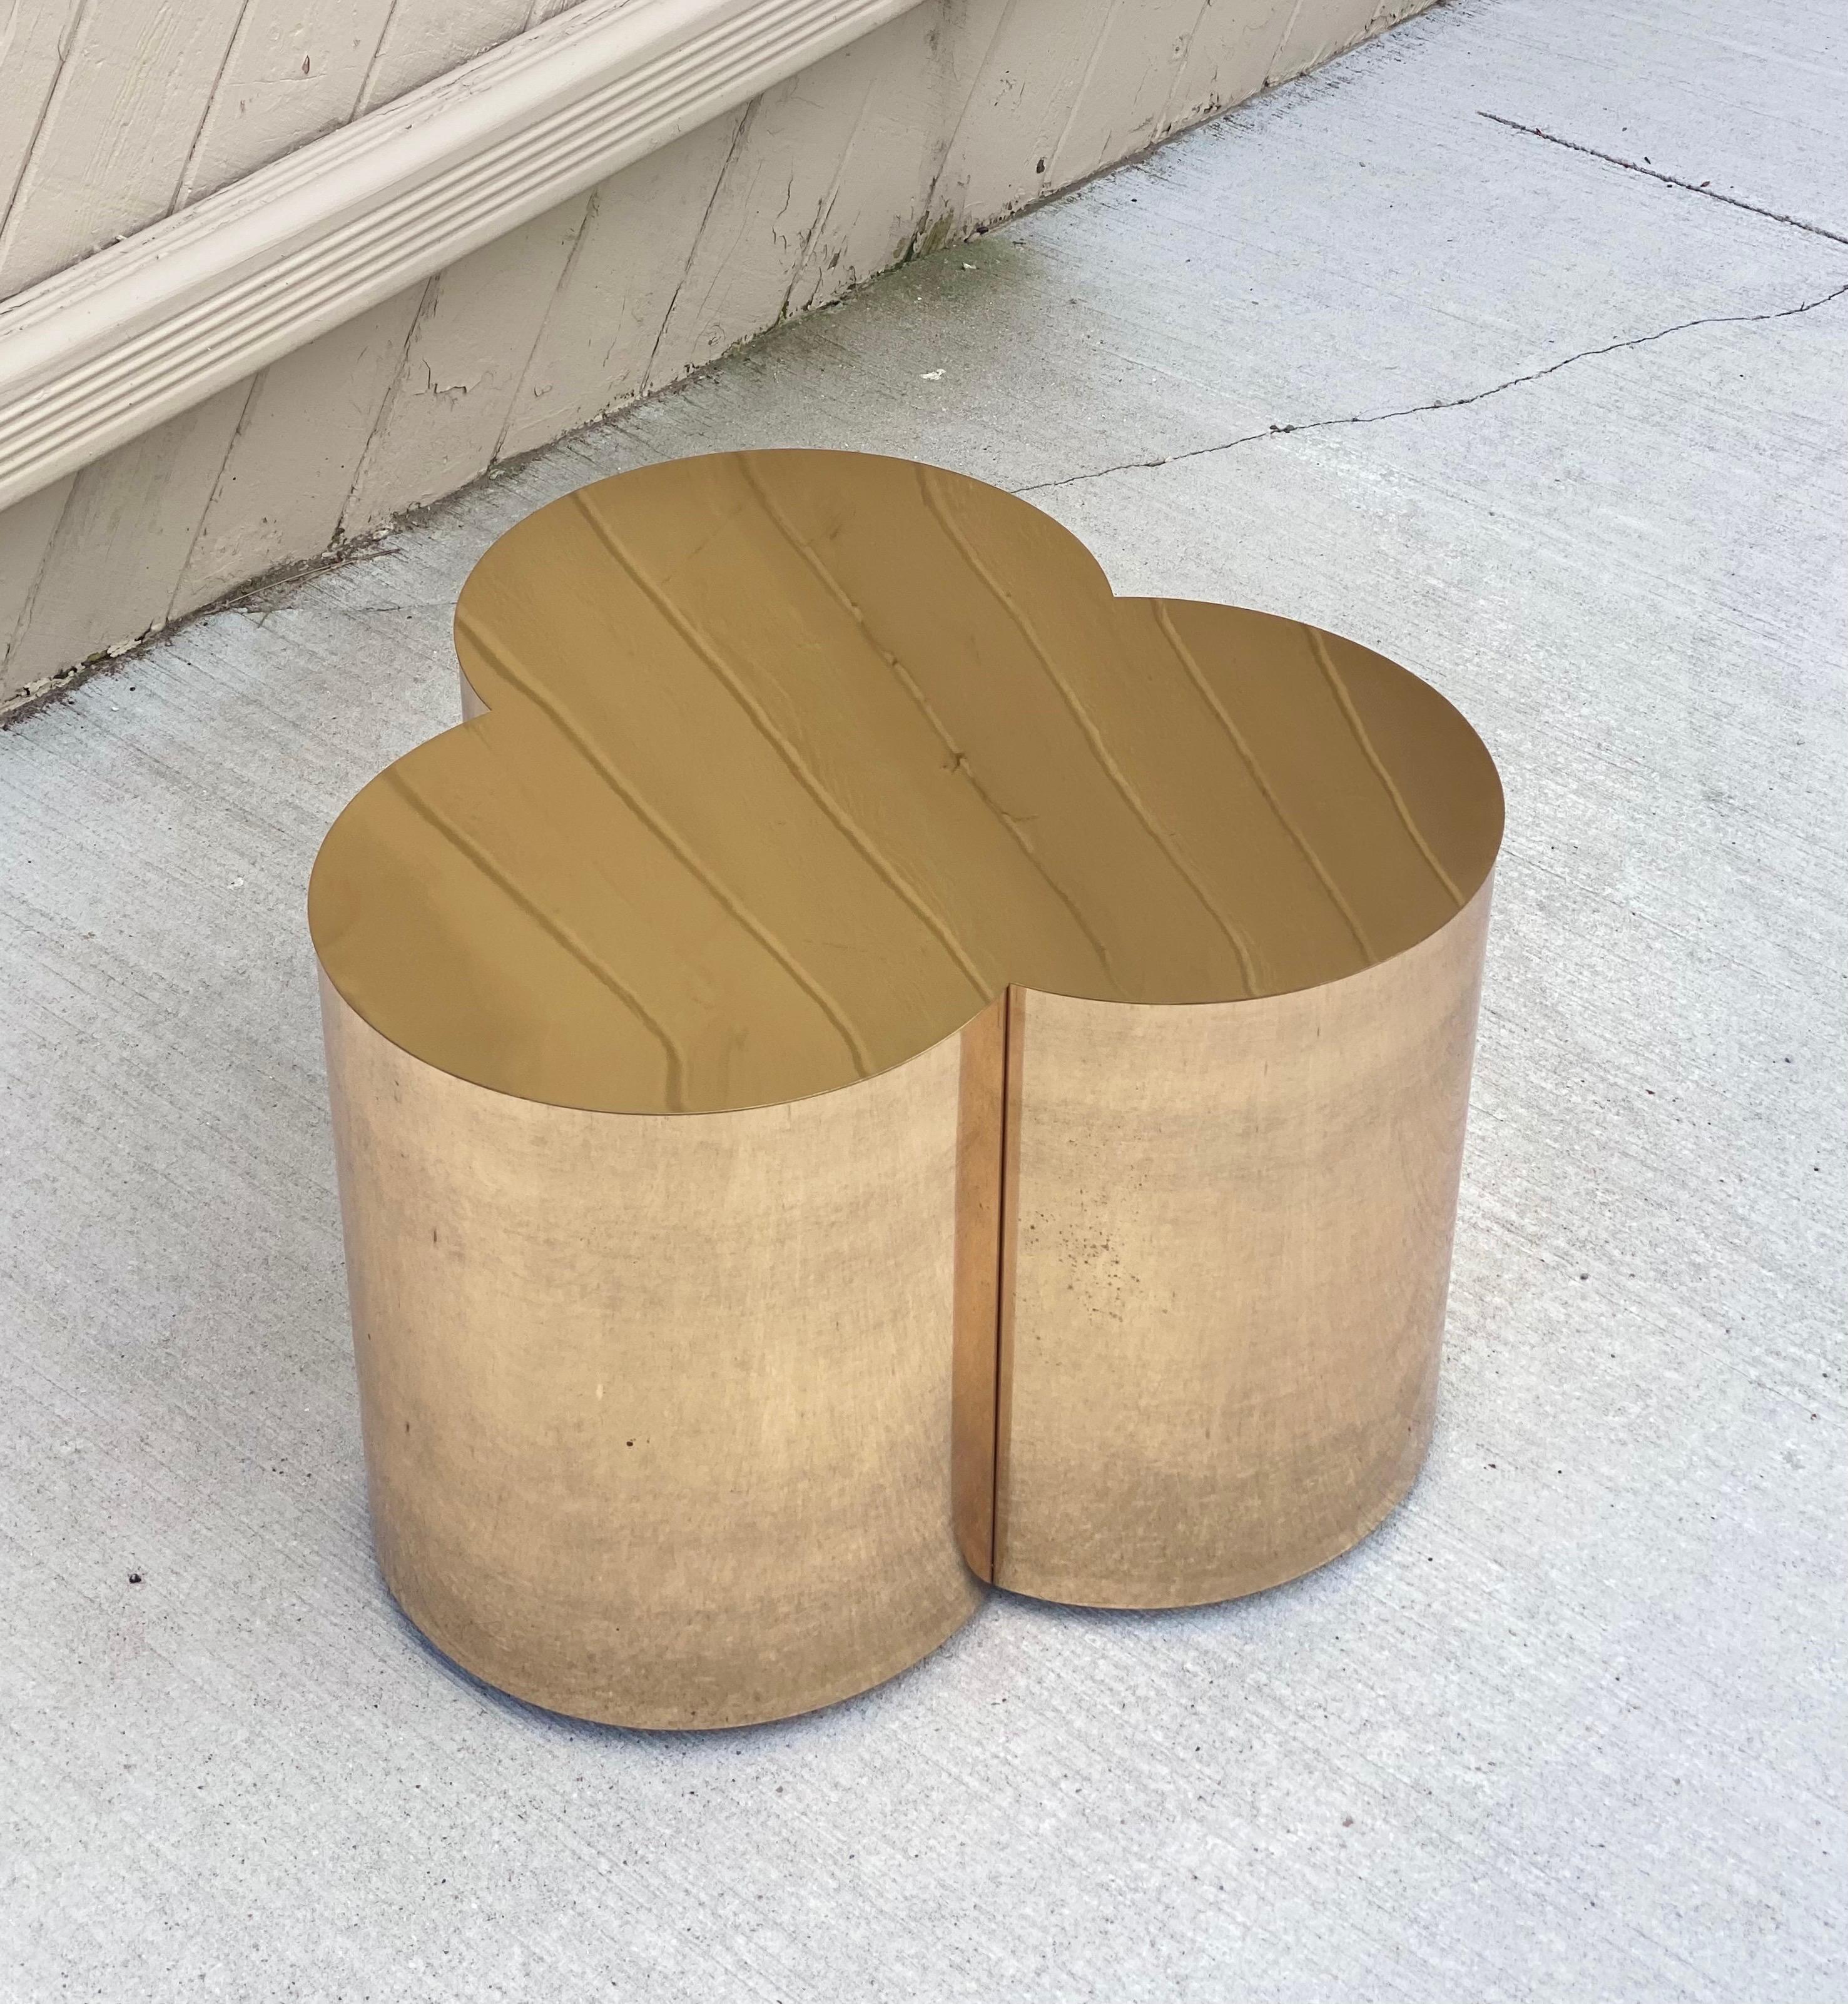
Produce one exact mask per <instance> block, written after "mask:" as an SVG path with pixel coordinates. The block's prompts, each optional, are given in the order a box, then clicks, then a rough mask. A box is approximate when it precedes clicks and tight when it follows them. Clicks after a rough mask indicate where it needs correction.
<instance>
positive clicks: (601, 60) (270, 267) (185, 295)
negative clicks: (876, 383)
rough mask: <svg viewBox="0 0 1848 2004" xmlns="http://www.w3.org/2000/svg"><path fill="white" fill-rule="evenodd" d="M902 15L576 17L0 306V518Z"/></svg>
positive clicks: (581, 10) (788, 3)
mask: <svg viewBox="0 0 1848 2004" xmlns="http://www.w3.org/2000/svg"><path fill="white" fill-rule="evenodd" d="M914 4H915V0H584V4H583V5H578V6H576V7H573V8H572V9H570V11H569V12H566V13H564V14H562V15H560V16H557V17H556V19H553V20H552V21H550V22H549V23H546V25H545V26H543V27H540V28H536V29H533V30H530V31H529V32H528V33H525V34H524V35H521V36H519V37H517V38H516V39H515V40H513V41H511V42H510V43H507V44H503V46H502V47H500V48H497V49H493V50H490V51H489V52H488V53H487V54H486V55H483V56H480V57H478V58H476V59H475V61H472V62H469V63H466V64H465V65H462V67H461V68H459V69H456V70H453V71H451V72H450V73H449V74H448V75H446V76H443V77H440V78H438V79H437V80H436V81H435V82H432V83H429V84H426V85H425V86H423V89H419V90H416V91H413V92H412V93H410V94H409V95H408V96H405V97H402V98H400V99H398V100H397V101H396V102H395V103H392V104H391V105H388V106H387V107H384V109H383V110H379V111H376V112H373V113H371V114H369V115H368V116H366V117H363V118H361V119H359V120H357V121H355V122H354V123H353V124H350V125H347V126H345V127H343V128H342V129H341V130H339V131H335V132H331V133H329V134H328V135H327V137H326V138H322V139H317V140H314V141H313V142H310V144H309V145H305V146H303V147H301V148H300V149H297V150H296V152H293V153H291V154H289V155H288V156H286V158H284V159H281V160H279V161H277V162H275V164H274V165H272V166H268V167H265V168H261V169H260V170H258V172H257V173H253V174H251V175H248V176H247V177H245V178H244V180H240V181H237V182H236V183H234V184H233V185H232V186H231V187H227V188H226V189H223V191H220V192H219V194H215V195H211V196H209V197H208V198H206V199H205V200H204V201H200V202H198V203H196V204H195V205H194V206H192V207H191V208H187V209H184V210H183V211H181V213H180V214H178V215H174V216H171V217H170V218H168V219H167V220H166V221H164V222H158V223H156V224H154V225H153V226H151V227H150V228H149V229H144V230H141V231H139V232H138V233H136V234H135V236H131V237H129V238H127V239H126V240H124V241H123V242H122V243H118V244H116V245H114V246H112V247H110V248H109V249H107V250H100V251H98V252H96V254H94V255H93V256H91V257H89V258H86V259H84V260H83V261H82V262H81V263H79V264H77V265H73V266H72V268H70V269H69V270H68V271H67V272H60V273H59V274H58V275H56V276H55V277H54V278H51V279H47V280H45V281H44V282H43V283H42V284H40V285H37V286H32V287H30V288H29V289H27V290H26V291H25V292H23V293H19V295H17V296H16V297H15V298H14V299H12V300H9V301H8V302H6V303H5V304H4V305H0V508H5V507H6V506H9V504H10V503H13V502H16V501H19V500H23V499H25V498H26V496H29V495H30V494H33V493H35V492H37V491H38V490H39V489H41V488H43V487H46V486H48V485H50V484H51V482H53V481H54V480H57V479H59V478H61V477H62V476H63V475H65V474H67V473H71V472H73V471H75V470H77V469H78V468H81V467H83V466H86V465H88V464H90V462H91V461H94V460H96V459H97V458H100V457H101V456H102V455H103V454H104V453H106V452H108V451H110V450H111V449H112V448H114V447H117V446H119V445H122V444H124V443H127V442H128V440H131V439H133V438H136V437H139V436H140V435H141V434H142V433H145V432H147V431H149V430H151V429H153V427H154V426H156V425H158V424H160V423H161V422H163V421H164V420H165V419H168V418H170V417H173V416H174V415H177V413H178V412H181V411H184V410H186V409H188V408H189V407H191V405H195V404H198V403H201V402H202V401H204V400H205V398H208V397H209V396H211V395H212V394H213V393H214V392H215V391H219V390H221V389H223V388H224V387H226V386H227V385H228V384H233V383H235V382H237V381H240V380H242V379H243V378H244V377H247V376H249V375H251V373H254V371H255V370H258V369H261V368H262V367H263V366H265V364H267V363H271V362H273V361H275V359H277V358H278V357H279V356H282V355H286V354H287V353H289V352H290V351H291V350H292V349H296V348H299V347H300V346H301V345H303V343H305V342H309V341H311V340H312V339H314V337H315V336H316V335H320V334H322V333H324V332H325V331H327V330H328V329H329V328H333V327H336V326H338V325H339V324H341V323H342V321H346V320H349V319H350V318H351V317H352V316H353V315H354V314H359V313H361V312H363V311H364V310H366V308H367V307H371V306H373V305H376V304H377V303H379V302H380V300H385V299H388V298H390V297H391V295H392V294H394V293H397V292H399V291H401V290H402V289H403V288H404V287H405V286H409V285H411V284H413V283H415V282H416V281H417V280H419V279H424V278H427V277H428V276H430V274H431V273H433V272H438V271H440V270H442V269H443V268H444V267H445V266H447V265H451V264H453V263H454V261H456V260H457V259H458V258H461V257H462V256H463V255H464V254H466V253H467V252H468V251H471V250H476V249H478V248H479V247H481V246H482V244H485V243H489V242H491V241H492V240H493V239H495V238H496V237H498V236H502V235H503V234H505V233H506V232H507V231H508V230H510V229H513V228H514V227H515V226H517V225H518V224H520V223H521V222H525V221H527V220H528V219H530V218H531V217H533V216H535V215H539V214H541V213H542V212H544V211H545V210H546V209H548V208H552V206H553V205H556V204H557V203H559V202H561V201H565V200H566V199H567V198H569V197H570V196H571V195H573V194H577V193H578V192H580V191H581V190H583V189H584V188H587V187H591V186H592V185H593V184H594V183H596V182H598V181H600V180H602V179H603V178H604V177H605V176H607V175H608V174H611V173H615V171H616V170H618V169H619V168H621V167H623V166H626V165H628V164H629V162H631V161H633V160H636V159H640V157H641V156H643V155H644V154H647V153H650V152H654V150H655V149H657V147H661V146H664V145H666V144H667V143H668V142H669V141H670V140H672V139H675V138H678V137H679V135H681V134H682V133H683V132H686V131H691V130H692V129H693V128H695V127H696V126H698V125H701V124H704V123H705V122H706V121H707V120H708V119H710V118H714V117H717V116H718V115H719V114H721V113H722V112H724V111H727V110H730V109H731V107H734V106H735V105H738V104H740V103H743V102H744V101H745V100H747V99H748V98H751V97H754V96H756V95H757V94H758V93H759V92H760V91H763V90H765V89H767V88H769V86H771V85H772V84H774V83H777V82H781V81H782V79H784V78H785V77H787V76H790V75H793V74H794V72H797V71H798V70H800V69H803V68H806V67H807V66H808V65H809V64H811V63H813V62H815V61H818V60H819V58H821V57H822V56H825V55H826V54H829V52H830V51H833V50H834V49H836V48H839V47H841V46H842V45H843V44H845V43H847V42H850V41H851V40H854V39H855V38H856V37H858V36H860V35H862V34H864V33H867V32H868V30H871V29H873V28H875V27H877V26H878V25H879V24H880V23H882V22H884V21H887V20H889V19H892V17H893V16H896V15H899V14H902V13H903V12H905V11H906V9H908V8H909V7H910V6H912V5H914Z"/></svg>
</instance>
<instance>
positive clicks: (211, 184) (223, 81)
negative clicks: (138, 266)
mask: <svg viewBox="0 0 1848 2004" xmlns="http://www.w3.org/2000/svg"><path fill="white" fill-rule="evenodd" d="M560 11H561V6H560V0H0V298H5V296H8V295H9V294H10V293H16V292H18V291H19V290H20V289H22V288H23V287H24V286H30V285H34V284H36V283H37V282H38V280H40V279H44V278H47V277H49V276H50V275H51V273H52V272H57V271H61V270H62V269H63V268H64V267H65V265H69V264H71V263H72V262H73V261H75V259H77V258H82V257H84V256H86V255H87V254H88V253H89V252H90V251H92V250H97V249H99V248H100V247H101V246H103V244H105V243H114V241H115V240H116V239H117V238H118V237H121V236H128V234H129V233H131V232H132V231H134V230H137V229H142V228H144V227H145V226H146V225H147V224H149V223H150V222H158V221H159V220H160V218H161V217H162V216H163V215H171V214H172V213H173V212H174V210H175V209H177V208H184V206H185V205H186V204H187V203H188V202H190V201H197V200H198V198H199V197H200V196H201V195H205V194H211V193H212V191H213V190H214V189H215V188H220V187H223V186H224V185H225V184H226V182H227V181H233V180H237V178H238V177H239V176H240V175H242V174H247V173H250V171H251V169H252V168H254V167H260V166H264V165H265V164H266V163H268V162H269V161H271V160H274V159H280V158H281V157H282V155H283V154H285V153H286V152H289V151H290V150H291V149H293V148H295V147H296V146H299V145H301V144H302V143H303V141H305V140H308V139H313V138H317V137H318V136H319V135H321V133H323V132H329V131H332V130H333V129H334V128H335V126H337V125H343V124H345V123H346V121H348V120H349V119H350V118H353V117H357V116H358V115H359V114H360V113H362V112H365V111H370V110H374V109H375V108H376V107H378V106H379V105H381V104H385V103H389V102H390V101H391V99H393V98H394V97H398V96H402V94H403V93H405V91H407V90H411V89H415V88H416V86H418V85H419V84H420V83H427V82H429V81H430V79H431V78H432V77H434V76H440V75H442V74H443V72H444V71H445V70H449V69H453V68H454V67H455V66H456V65H457V64H458V63H461V62H465V61H468V58H470V57H471V56H476V55H479V54H481V52H482V51H483V50H484V49H488V48H491V47H493V46H494V44H496V42H501V41H504V40H506V39H507V37H509V36H510V35H517V34H518V33H521V31H522V30H524V29H525V28H527V27H528V26H532V25H535V23H538V22H539V21H541V20H544V19H549V17H550V16H552V15H553V14H556V13H557V12H560Z"/></svg>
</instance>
